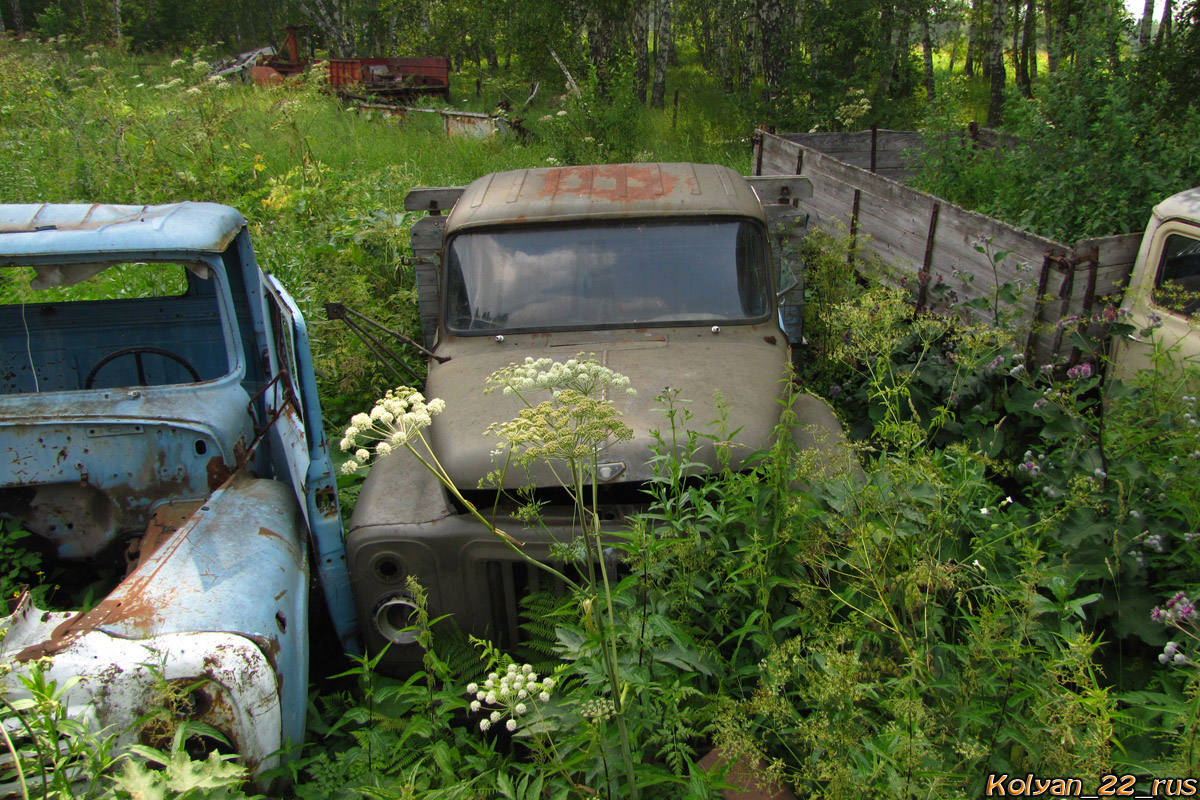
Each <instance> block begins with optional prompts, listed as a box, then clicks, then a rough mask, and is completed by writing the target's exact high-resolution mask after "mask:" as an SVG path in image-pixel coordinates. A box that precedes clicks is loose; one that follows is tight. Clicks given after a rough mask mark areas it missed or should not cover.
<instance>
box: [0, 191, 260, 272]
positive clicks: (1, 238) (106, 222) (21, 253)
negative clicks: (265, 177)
mask: <svg viewBox="0 0 1200 800" xmlns="http://www.w3.org/2000/svg"><path fill="white" fill-rule="evenodd" d="M245 225H246V220H245V218H244V217H243V216H242V215H241V214H240V213H238V212H237V211H236V210H234V209H232V208H229V207H228V206H222V205H218V204H216V203H173V204H170V205H162V206H135V205H103V204H90V205H89V204H85V203H74V204H62V203H42V204H25V205H4V206H0V265H3V264H4V263H6V262H9V263H11V262H12V261H31V260H36V259H38V258H39V257H41V256H49V257H53V258H55V259H58V260H62V259H63V258H64V257H67V258H69V257H70V255H71V254H73V253H74V254H80V255H82V254H87V255H88V256H89V257H90V260H96V257H97V256H100V257H105V256H108V255H110V254H111V255H112V257H113V258H114V259H120V258H122V257H123V256H125V255H127V254H131V253H145V252H147V246H148V243H152V246H153V248H154V249H155V251H156V252H167V253H170V252H189V253H221V252H224V250H225V249H226V248H227V247H228V246H229V244H230V242H232V241H233V239H234V237H235V236H237V233H238V231H240V230H241V229H242V228H243V227H244V226H245Z"/></svg>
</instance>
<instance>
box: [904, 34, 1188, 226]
mask: <svg viewBox="0 0 1200 800" xmlns="http://www.w3.org/2000/svg"><path fill="white" fill-rule="evenodd" d="M1098 46H1099V44H1098V42H1097V41H1094V40H1092V39H1090V38H1086V37H1084V38H1081V39H1080V40H1079V42H1078V44H1077V45H1076V50H1077V52H1076V55H1075V58H1074V61H1073V62H1072V63H1071V64H1069V65H1068V64H1064V65H1063V66H1062V68H1061V69H1060V70H1059V71H1058V72H1056V73H1053V74H1051V75H1050V76H1049V77H1048V78H1046V79H1045V80H1044V81H1043V83H1042V84H1041V85H1040V86H1039V91H1038V92H1037V93H1036V94H1035V96H1034V98H1033V99H1029V100H1024V99H1021V98H1019V97H1009V99H1008V101H1007V104H1006V106H1005V133H1006V134H1011V136H1012V137H1013V138H1011V139H1005V140H1003V141H1002V142H1001V144H1000V146H998V147H997V148H995V149H981V148H979V147H977V146H974V145H973V143H972V142H971V141H969V140H967V139H966V138H965V137H963V136H962V135H961V133H960V132H961V130H962V122H963V121H962V119H961V118H960V116H959V111H958V109H959V107H960V106H961V105H962V103H963V102H964V100H965V99H966V96H967V95H966V91H967V84H966V83H965V82H964V81H963V80H962V79H955V80H954V81H953V82H951V83H950V84H949V85H947V86H944V87H943V88H942V94H941V100H940V103H939V105H938V106H936V107H935V108H934V109H933V111H934V113H933V115H932V117H931V118H930V119H929V120H928V125H927V127H926V131H927V132H928V135H927V137H926V148H925V150H924V151H923V152H922V153H921V154H920V159H921V161H922V172H921V175H920V176H919V177H918V178H917V180H916V185H917V186H918V187H919V188H921V189H924V190H926V191H929V192H931V193H933V194H937V195H939V196H941V197H945V198H947V199H949V200H952V201H953V202H955V203H958V204H960V205H963V206H965V207H967V208H971V209H975V210H978V211H981V212H982V213H985V214H988V215H989V216H994V217H997V218H1000V219H1003V220H1006V221H1008V222H1011V223H1013V224H1015V225H1017V226H1019V227H1022V228H1027V229H1029V230H1033V231H1035V232H1037V233H1040V234H1042V235H1045V236H1049V237H1051V238H1055V239H1058V240H1060V241H1067V242H1071V241H1074V240H1075V239H1078V238H1083V237H1087V236H1104V235H1108V234H1112V233H1126V232H1132V231H1139V230H1141V229H1142V227H1143V226H1144V225H1145V222H1146V220H1147V219H1148V218H1149V215H1150V209H1151V207H1152V206H1153V205H1154V204H1155V203H1157V202H1158V201H1159V200H1161V199H1162V198H1164V197H1167V196H1169V195H1171V194H1174V193H1175V192H1178V191H1181V190H1183V189H1187V188H1190V187H1191V186H1192V185H1193V184H1194V183H1195V178H1196V175H1197V174H1200V146H1198V145H1197V142H1198V141H1200V107H1198V106H1197V105H1196V104H1195V103H1190V102H1179V101H1178V100H1177V99H1176V98H1177V97H1178V88H1177V87H1172V86H1170V85H1168V84H1167V83H1166V82H1165V81H1160V82H1158V83H1155V82H1153V81H1152V80H1151V79H1150V78H1149V77H1148V73H1146V72H1142V73H1138V72H1136V71H1134V70H1132V69H1127V70H1124V71H1118V70H1114V69H1112V66H1111V61H1110V56H1111V54H1110V52H1108V51H1101V52H1097V49H1096V48H1097V47H1098ZM1177 58H1180V59H1181V58H1183V56H1182V55H1180V56H1178V57H1177ZM1189 96H1190V95H1189Z"/></svg>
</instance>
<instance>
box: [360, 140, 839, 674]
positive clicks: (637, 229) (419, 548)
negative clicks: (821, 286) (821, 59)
mask: <svg viewBox="0 0 1200 800" xmlns="http://www.w3.org/2000/svg"><path fill="white" fill-rule="evenodd" d="M756 189H757V190H758V191H760V192H761V193H762V194H763V196H764V197H765V198H766V202H764V201H761V200H760V199H759V196H758V195H757V194H756ZM806 191H807V180H806V179H803V178H795V177H791V178H775V179H770V178H768V179H762V180H760V181H758V182H757V183H756V184H754V185H753V186H752V184H751V183H750V182H748V181H747V180H746V179H744V178H743V177H742V176H740V175H738V174H737V173H736V172H734V171H732V170H730V169H728V168H726V167H721V166H711V165H699V164H628V165H610V166H588V167H565V168H542V169H529V170H519V171H513V172H502V173H497V174H493V175H488V176H485V177H483V178H480V179H479V180H476V181H475V182H473V183H472V184H470V185H469V186H467V187H465V188H461V187H457V188H445V189H417V190H414V191H413V192H412V193H411V194H410V195H409V196H408V199H407V200H406V207H407V208H408V209H409V210H418V209H420V210H425V211H429V212H432V213H431V215H429V216H426V217H424V218H423V219H422V220H420V221H419V222H418V223H417V224H416V225H415V226H414V229H413V231H412V239H413V249H414V253H415V255H416V257H417V267H416V269H417V280H418V292H419V294H420V303H421V314H422V321H423V326H424V336H425V344H426V347H427V348H430V349H429V350H428V355H429V364H428V368H429V369H428V380H427V383H426V389H425V394H426V396H428V397H437V398H441V399H443V400H445V401H446V408H445V411H443V412H442V413H441V414H439V415H438V416H437V417H436V419H435V420H434V421H433V424H432V426H431V428H430V429H429V431H428V438H429V441H430V446H431V447H432V449H433V451H434V452H433V455H435V456H436V458H437V459H438V461H439V462H440V463H441V465H442V466H443V467H444V468H445V469H446V470H447V472H448V473H449V476H450V477H451V478H452V479H453V480H454V482H455V484H456V486H457V487H458V488H459V489H461V490H463V491H464V495H465V496H466V497H467V498H468V499H469V500H470V501H471V502H473V503H474V505H475V506H477V507H478V508H489V509H490V508H491V507H492V506H493V502H494V500H495V494H494V493H492V494H490V495H489V494H488V493H486V492H484V491H483V490H481V489H478V488H477V487H478V485H479V482H480V479H481V478H483V477H484V476H485V475H486V474H487V473H488V472H490V471H492V470H493V469H495V468H496V465H495V464H493V461H492V458H491V454H490V451H491V449H492V448H493V447H494V446H495V442H494V440H493V439H491V438H489V437H486V436H484V435H483V434H484V430H485V429H486V428H487V427H488V425H489V423H491V422H495V421H506V420H509V419H511V418H513V417H514V416H516V415H517V412H518V411H519V409H520V408H521V406H520V405H519V403H518V401H517V399H516V398H513V397H502V396H500V395H499V394H491V395H488V396H486V397H485V396H484V394H483V389H484V379H485V378H486V377H487V376H488V375H489V374H491V373H492V372H493V371H495V370H497V369H500V368H503V367H505V366H507V365H508V364H510V363H513V362H521V361H523V360H524V359H525V358H526V357H532V358H535V359H537V358H544V357H551V358H554V359H557V360H567V359H570V358H573V357H575V356H576V355H577V354H579V353H585V354H593V357H594V358H596V359H597V360H599V361H600V362H602V363H603V364H604V365H605V366H607V367H609V368H611V369H613V370H616V371H617V372H619V373H622V374H624V375H626V376H628V377H629V378H630V379H631V381H632V386H633V387H635V388H636V390H637V395H636V396H635V397H631V396H625V395H622V396H621V397H620V398H619V399H614V400H615V405H616V408H617V410H619V411H620V412H621V414H622V415H623V421H624V422H625V423H626V424H627V425H629V426H630V427H631V428H633V430H634V432H635V433H634V438H633V439H632V441H628V442H622V443H618V444H615V445H613V446H611V447H610V448H608V449H606V450H605V457H604V461H605V463H603V464H601V465H599V469H598V475H599V479H600V480H601V481H602V482H603V485H602V486H601V487H599V492H600V502H601V506H602V508H601V509H600V513H601V516H602V519H603V520H604V521H605V522H606V524H609V525H613V526H616V525H619V524H620V523H621V521H622V520H624V519H626V518H628V517H629V516H630V515H632V514H634V513H636V512H637V511H639V510H642V509H644V508H645V507H646V504H647V502H648V499H647V496H646V495H645V494H644V493H643V491H642V487H643V485H644V482H645V481H646V480H647V479H648V478H649V477H651V475H652V474H653V473H652V467H651V466H650V465H649V464H648V463H647V462H648V461H649V460H650V458H651V455H652V450H651V448H652V445H653V439H652V437H651V435H650V433H649V432H650V431H651V430H652V429H661V428H664V427H665V426H666V420H665V417H664V415H663V413H662V411H661V408H660V407H659V404H657V403H656V402H655V397H656V395H659V394H660V393H662V392H664V391H665V390H667V389H668V388H670V389H673V390H678V396H679V397H680V398H683V399H686V400H688V401H690V403H689V405H688V410H689V411H690V413H691V414H692V416H693V423H692V424H693V426H694V427H696V428H697V429H703V430H710V431H712V430H715V429H713V428H707V427H706V426H707V425H708V423H710V422H712V421H714V420H716V419H717V418H718V416H719V411H718V408H717V401H716V400H715V398H714V391H719V393H720V395H721V397H722V398H723V400H724V402H725V403H728V407H729V411H728V420H727V422H726V426H725V431H726V432H727V433H728V435H730V436H735V441H736V443H737V445H740V447H738V448H736V453H737V455H735V459H737V461H738V462H740V460H741V459H744V457H745V455H746V454H748V453H750V452H752V451H754V450H757V449H760V448H762V447H764V446H766V445H767V444H768V443H769V441H770V438H771V436H772V433H773V430H774V428H775V426H776V424H777V423H778V422H779V419H780V414H781V411H782V404H781V403H780V402H779V401H780V399H781V398H782V397H783V396H784V395H785V394H786V392H787V387H786V385H785V384H784V382H782V380H781V379H782V378H783V376H784V374H785V368H786V366H787V364H788V361H789V355H790V354H789V342H793V343H794V342H796V341H798V339H799V337H800V331H799V326H798V323H799V320H800V317H799V314H798V313H797V307H796V306H797V303H798V302H799V297H800V295H801V294H802V291H803V289H802V286H801V285H800V281H799V279H798V277H797V276H795V275H792V274H785V273H786V270H783V269H781V259H780V258H779V253H778V251H779V247H778V244H779V240H780V239H782V238H785V237H787V236H792V235H800V234H802V233H803V231H804V229H805V224H806V215H805V214H804V213H803V212H802V211H800V210H799V209H797V208H795V207H794V206H793V201H794V200H796V199H799V198H800V197H802V196H803V195H804V194H805V192H806ZM445 209H449V214H448V215H447V216H442V215H441V213H440V212H441V211H442V210H445ZM769 228H773V229H775V232H776V233H777V234H778V236H777V237H774V241H773V238H772V237H771V236H770V235H769ZM795 410H796V412H797V413H798V415H799V425H797V426H796V428H795V430H794V436H795V437H796V439H797V442H798V444H800V445H801V446H803V447H822V448H831V449H832V448H834V447H839V446H840V443H841V442H843V441H844V439H843V436H842V430H841V426H840V425H839V423H838V422H837V420H836V418H835V417H834V416H833V414H832V412H831V410H830V409H829V407H828V406H827V405H825V404H824V403H823V402H822V401H820V400H818V399H817V398H814V397H811V396H805V395H801V396H800V398H799V399H798V400H797V402H796V405H795ZM734 432H736V434H735V433H734ZM699 458H700V459H702V460H703V461H705V462H707V463H708V464H709V465H714V464H715V463H716V458H715V452H714V449H713V447H712V446H711V443H710V445H709V446H708V447H707V449H704V450H702V451H701V452H700V454H699ZM843 458H844V460H843V461H842V464H843V466H844V467H846V468H853V467H852V466H851V465H852V462H853V456H852V455H849V454H845V453H844V454H843ZM827 460H828V462H830V463H833V462H836V461H838V457H836V456H835V455H834V454H833V453H832V452H831V453H830V454H829V455H828V456H827ZM853 466H856V464H854V465H853ZM516 472H521V471H520V470H513V471H512V472H510V473H509V475H510V477H511V479H512V485H506V486H505V487H504V488H505V489H510V490H512V489H517V488H519V486H520V485H521V484H523V483H524V482H525V476H524V474H523V473H522V474H521V475H520V476H519V477H518V476H515V475H513V474H512V473H516ZM536 490H537V496H538V499H539V500H541V501H544V502H545V503H546V505H545V506H543V507H542V513H543V517H544V521H545V523H546V525H547V527H548V529H549V531H550V532H551V534H552V537H547V536H545V535H544V532H539V533H535V532H533V531H530V530H525V531H524V532H523V533H520V531H521V530H522V524H521V523H520V522H519V521H517V520H516V519H515V518H514V517H513V516H511V514H512V512H513V511H514V506H515V504H512V503H505V502H501V504H500V514H501V517H500V518H499V519H498V520H497V521H496V524H497V525H498V527H500V528H501V529H503V530H505V531H506V532H508V533H510V534H512V535H514V536H516V537H518V538H519V539H521V540H522V541H523V543H524V545H523V546H524V548H525V550H526V552H528V553H530V554H531V555H533V556H534V557H536V558H538V559H540V560H549V558H550V549H549V548H550V543H551V542H550V541H549V540H550V539H551V538H553V539H557V540H558V541H563V542H569V541H571V540H572V538H573V531H572V521H573V520H572V507H571V506H570V504H569V503H568V502H567V501H566V498H565V496H564V495H563V494H562V493H561V492H556V491H554V487H553V486H552V485H550V482H549V481H546V482H545V484H544V485H539V486H537V487H536ZM347 558H348V561H349V564H350V570H351V574H352V576H353V578H354V582H355V599H356V602H357V604H358V614H359V619H360V625H361V630H362V634H363V637H364V643H365V644H366V646H367V648H368V649H369V650H371V651H375V652H379V651H381V650H383V649H384V647H385V645H388V644H389V643H390V647H387V649H386V652H384V654H383V661H382V662H381V665H382V666H384V667H387V668H390V669H393V670H396V671H400V672H404V671H408V670H412V669H415V668H417V667H419V665H420V658H421V652H420V651H421V648H420V647H419V646H417V645H416V644H414V642H415V641H416V636H415V634H414V633H413V631H412V629H411V622H410V617H411V615H412V612H413V603H412V599H411V598H410V597H409V596H408V595H407V594H406V591H405V584H406V578H407V577H408V576H414V577H416V578H417V579H418V580H419V582H420V583H421V584H422V586H423V587H424V588H425V589H426V590H427V592H428V606H429V608H428V611H429V614H430V615H431V616H434V617H436V616H441V615H451V616H452V617H453V620H454V621H455V623H456V624H457V625H458V626H459V627H460V628H461V629H462V630H464V631H466V632H468V633H471V634H475V635H478V636H488V637H491V638H492V639H493V640H497V641H498V642H499V643H500V644H501V645H502V646H511V645H514V644H516V643H518V642H519V641H520V636H521V630H520V626H519V619H520V606H519V601H520V599H521V597H522V596H523V595H525V594H527V593H528V592H530V591H534V590H536V589H538V588H539V577H540V576H539V575H538V571H537V570H536V569H534V570H530V569H529V568H528V567H527V564H526V562H524V561H523V560H521V559H520V558H519V557H517V556H516V555H514V554H513V553H512V552H511V551H510V550H509V549H508V548H506V547H505V546H504V545H502V544H501V543H499V542H497V541H496V540H495V539H494V538H493V537H492V535H491V534H490V533H488V532H487V531H486V530H485V529H484V528H483V526H481V525H480V524H479V523H478V522H476V521H475V520H474V519H473V518H472V517H471V516H470V515H469V514H468V513H467V511H466V509H465V508H464V507H462V506H461V505H456V503H455V502H454V501H452V500H451V499H450V497H449V496H448V493H447V492H446V491H444V490H443V487H442V485H441V484H440V483H439V482H438V480H437V479H436V478H435V477H434V476H433V475H431V474H430V473H429V472H428V471H427V470H426V469H425V468H424V467H422V466H421V464H420V463H419V462H418V461H417V460H416V459H414V458H413V457H412V455H411V454H410V453H408V452H407V451H400V450H397V451H395V452H393V453H392V454H391V455H389V456H386V457H384V458H383V459H381V460H380V461H379V462H378V463H377V464H376V465H375V466H374V467H373V468H372V470H371V472H370V473H369V474H368V476H367V479H366V482H365V484H364V486H363V488H362V491H361V494H360V496H359V500H358V503H357V505H356V507H355V511H354V515H353V518H352V520H351V522H350V526H349V530H348V533H347ZM541 581H542V587H543V588H549V587H548V586H546V584H545V581H546V579H545V578H541Z"/></svg>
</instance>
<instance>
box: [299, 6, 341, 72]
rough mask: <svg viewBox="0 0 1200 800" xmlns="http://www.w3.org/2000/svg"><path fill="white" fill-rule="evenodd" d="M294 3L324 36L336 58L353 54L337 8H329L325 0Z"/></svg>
mask: <svg viewBox="0 0 1200 800" xmlns="http://www.w3.org/2000/svg"><path fill="white" fill-rule="evenodd" d="M296 5H297V6H299V8H300V11H301V12H302V13H303V14H304V16H306V17H308V18H309V19H311V20H312V21H313V22H314V23H315V24H316V26H317V29H318V30H320V31H321V33H322V34H324V36H325V40H326V42H327V43H328V44H329V48H330V49H331V50H332V51H333V55H334V56H335V57H337V58H349V57H350V56H352V55H353V54H354V47H353V45H351V44H350V39H349V36H348V35H347V31H346V29H345V26H344V25H342V24H341V20H340V19H339V15H337V13H336V12H337V9H336V8H335V9H333V10H332V12H331V10H330V9H329V8H328V7H327V6H326V5H325V0H296Z"/></svg>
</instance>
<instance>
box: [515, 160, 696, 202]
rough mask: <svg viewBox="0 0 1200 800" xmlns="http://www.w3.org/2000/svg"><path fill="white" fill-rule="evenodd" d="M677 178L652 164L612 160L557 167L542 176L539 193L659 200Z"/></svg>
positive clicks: (619, 200)
mask: <svg viewBox="0 0 1200 800" xmlns="http://www.w3.org/2000/svg"><path fill="white" fill-rule="evenodd" d="M678 182H679V181H678V178H675V177H674V176H671V175H664V174H663V173H662V171H661V170H659V169H658V167H657V166H656V165H653V164H609V165H604V166H595V167H557V168H555V169H551V170H548V171H547V172H546V173H545V174H544V175H543V176H542V188H541V191H540V192H538V196H539V197H543V198H552V197H556V196H558V195H565V194H573V195H578V196H580V197H595V198H598V199H601V200H608V201H610V202H614V203H627V202H633V201H638V200H657V199H658V198H660V197H663V196H665V195H669V194H671V193H672V192H674V191H675V186H676V184H677V183H678Z"/></svg>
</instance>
